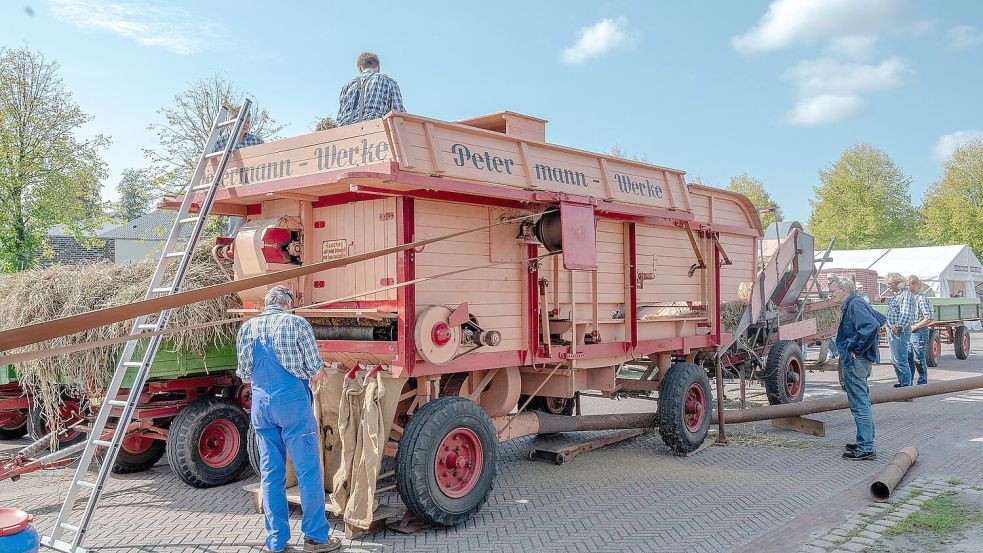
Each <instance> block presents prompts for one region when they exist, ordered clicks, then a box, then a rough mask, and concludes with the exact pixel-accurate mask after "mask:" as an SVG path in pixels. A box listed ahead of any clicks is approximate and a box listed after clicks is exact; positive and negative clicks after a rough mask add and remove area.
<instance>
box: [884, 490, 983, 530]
mask: <svg viewBox="0 0 983 553" xmlns="http://www.w3.org/2000/svg"><path fill="white" fill-rule="evenodd" d="M980 521H983V513H980V512H979V511H975V510H973V509H970V508H969V507H966V506H965V505H961V504H959V503H957V502H956V501H955V500H954V499H953V498H952V497H950V496H940V497H936V498H935V499H931V500H929V501H926V502H925V503H924V504H923V505H922V508H921V510H920V511H918V512H916V513H913V514H912V515H911V516H909V517H908V518H906V519H904V520H903V521H901V523H900V524H898V525H896V526H894V527H892V528H889V529H888V530H887V532H886V533H885V534H886V535H888V536H898V535H901V534H911V533H916V532H918V533H922V532H924V531H925V530H928V531H930V532H934V533H936V534H948V533H949V532H953V531H958V530H962V529H963V528H965V527H967V526H969V525H971V524H974V523H976V522H980Z"/></svg>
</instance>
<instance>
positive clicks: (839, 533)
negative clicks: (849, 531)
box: [829, 528, 846, 536]
mask: <svg viewBox="0 0 983 553" xmlns="http://www.w3.org/2000/svg"><path fill="white" fill-rule="evenodd" d="M829 533H830V535H831V536H845V535H846V530H841V529H839V528H833V529H832V530H830V531H829Z"/></svg>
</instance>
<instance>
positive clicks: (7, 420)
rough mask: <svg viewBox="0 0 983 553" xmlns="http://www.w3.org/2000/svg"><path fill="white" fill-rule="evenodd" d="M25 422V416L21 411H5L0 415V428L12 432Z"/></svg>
mask: <svg viewBox="0 0 983 553" xmlns="http://www.w3.org/2000/svg"><path fill="white" fill-rule="evenodd" d="M25 422H27V414H25V413H24V412H23V411H6V412H4V413H0V428H3V429H7V430H13V429H14V428H20V427H21V426H23V425H24V423H25Z"/></svg>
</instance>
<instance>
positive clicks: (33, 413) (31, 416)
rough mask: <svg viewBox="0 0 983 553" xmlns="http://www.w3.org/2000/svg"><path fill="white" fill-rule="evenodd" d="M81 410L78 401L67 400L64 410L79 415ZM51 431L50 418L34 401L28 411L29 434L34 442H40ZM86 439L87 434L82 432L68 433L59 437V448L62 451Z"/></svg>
mask: <svg viewBox="0 0 983 553" xmlns="http://www.w3.org/2000/svg"><path fill="white" fill-rule="evenodd" d="M79 409H80V408H79V404H78V402H77V401H74V400H65V403H64V406H63V410H67V411H73V412H76V413H77V412H78V410H79ZM69 422H70V421H69ZM50 431H51V430H50V426H49V425H48V417H46V416H45V415H44V412H43V411H42V409H41V404H39V403H36V402H33V401H32V402H31V404H30V406H29V407H28V409H27V433H28V434H29V435H30V436H31V439H32V440H40V439H41V438H43V437H45V436H46V435H47V434H48V432H50ZM85 437H86V435H85V433H83V432H80V431H72V432H68V433H66V434H63V435H62V436H61V437H59V439H58V444H57V448H59V449H60V448H63V447H68V446H70V445H73V444H77V443H79V442H83V441H85Z"/></svg>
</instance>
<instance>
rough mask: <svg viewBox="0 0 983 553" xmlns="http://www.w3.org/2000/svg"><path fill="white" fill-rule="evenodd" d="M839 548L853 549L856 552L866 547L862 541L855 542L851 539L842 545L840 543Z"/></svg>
mask: <svg viewBox="0 0 983 553" xmlns="http://www.w3.org/2000/svg"><path fill="white" fill-rule="evenodd" d="M840 549H845V550H847V551H853V552H854V553H857V552H859V551H863V550H864V549H867V546H866V545H864V544H862V543H855V542H852V541H848V542H846V543H844V544H843V545H841V546H840Z"/></svg>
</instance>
